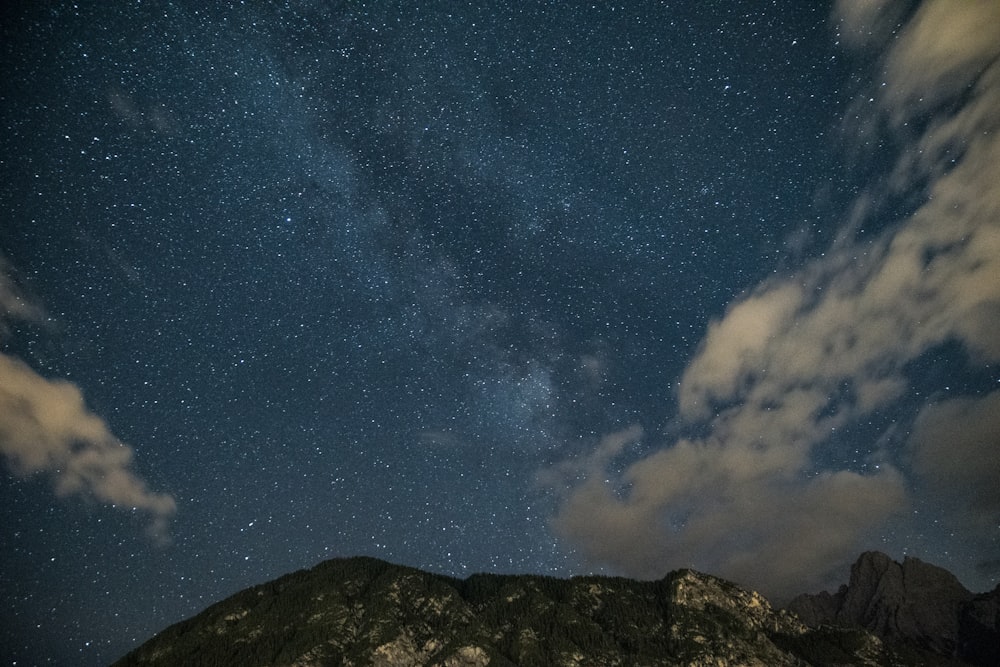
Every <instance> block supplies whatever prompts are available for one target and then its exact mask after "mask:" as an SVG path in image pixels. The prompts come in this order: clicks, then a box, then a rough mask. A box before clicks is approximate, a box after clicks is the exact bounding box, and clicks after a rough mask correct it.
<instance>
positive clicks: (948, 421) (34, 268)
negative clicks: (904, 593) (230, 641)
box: [0, 0, 1000, 665]
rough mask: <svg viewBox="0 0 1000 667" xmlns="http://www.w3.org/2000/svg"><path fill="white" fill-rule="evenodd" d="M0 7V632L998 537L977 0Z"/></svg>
mask: <svg viewBox="0 0 1000 667" xmlns="http://www.w3.org/2000/svg"><path fill="white" fill-rule="evenodd" d="M204 5H205V3H200V2H180V1H178V2H166V1H161V0H145V1H142V2H139V1H136V2H113V3H108V2H79V3H69V2H53V3H30V2H17V3H11V4H9V5H5V7H6V8H5V9H4V10H3V14H2V32H3V34H2V39H0V52H2V77H3V84H2V86H0V130H2V135H0V136H2V139H0V142H2V144H0V168H2V174H0V175H2V178H0V212H2V217H0V457H2V461H3V463H2V464H0V470H2V473H0V474H2V483H0V540H2V545H3V552H4V556H3V559H2V561H0V627H2V630H0V633H2V635H0V642H2V648H0V653H2V655H0V659H2V660H3V664H45V663H51V664H78V665H100V664H107V663H108V662H110V661H112V660H114V659H115V658H117V657H119V656H121V655H122V654H124V653H125V652H127V651H128V650H130V649H131V648H133V647H135V646H137V645H138V644H139V643H141V642H142V641H143V640H145V639H147V638H148V637H150V636H151V635H152V634H153V633H155V632H156V631H158V630H160V629H162V628H163V627H165V626H166V625H168V624H170V623H173V622H176V621H178V620H181V619H183V618H185V617H188V616H190V615H193V614H194V613H196V612H198V611H199V610H201V609H202V608H204V607H205V606H207V605H208V604H210V603H211V602H213V601H216V600H219V599H221V598H222V597H225V596H227V595H229V594H231V593H233V592H236V591H237V590H240V589H242V588H245V587H247V586H250V585H253V584H256V583H260V582H263V581H266V580H268V579H271V578H274V577H276V576H279V575H281V574H284V573H287V572H290V571H293V570H296V569H300V568H303V567H310V566H312V565H314V564H315V563H317V562H319V561H321V560H323V559H326V558H331V557H335V556H351V555H371V556H376V557H379V558H384V559H387V560H390V561H393V562H397V563H403V564H407V565H412V566H416V567H421V568H425V569H428V570H431V571H435V572H441V573H446V574H451V575H456V576H466V575H468V574H471V573H473V572H480V571H486V572H497V573H521V572H530V573H544V574H551V575H557V576H570V575H574V574H583V573H590V572H597V573H607V574H622V575H627V576H633V577H640V578H658V577H660V576H662V575H663V574H665V573H666V572H667V571H669V570H671V569H676V568H678V567H695V568H697V569H700V570H703V571H708V572H712V573H714V574H718V575H721V576H726V577H728V578H731V579H734V580H736V581H738V582H740V583H743V584H745V585H747V586H750V587H754V588H757V589H759V590H761V591H762V592H764V593H765V594H766V595H768V596H770V597H771V598H772V600H774V601H776V602H778V603H780V602H782V601H785V600H787V599H788V597H789V596H791V595H793V594H795V593H799V592H807V591H808V592H814V591H817V590H821V589H823V588H830V587H835V586H836V585H837V584H838V583H841V582H843V581H845V580H846V578H847V573H848V567H849V564H850V563H851V562H852V561H853V560H854V559H855V558H856V557H857V555H858V554H859V553H860V552H861V551H863V550H866V549H880V550H883V551H886V552H887V553H889V554H890V555H891V556H893V557H895V558H902V557H903V556H904V555H911V556H916V557H919V558H921V559H923V560H926V561H929V562H933V563H936V564H939V565H942V566H945V567H948V568H949V569H951V570H952V571H953V572H955V573H956V574H957V575H958V576H959V578H960V579H961V581H962V582H963V583H964V584H965V585H966V586H967V587H969V588H970V589H972V590H975V591H984V590H988V589H990V588H992V587H993V586H994V585H995V584H996V582H997V579H998V576H1000V492H998V490H997V487H998V485H997V483H996V481H997V479H1000V335H998V334H997V332H998V331H1000V186H998V183H1000V114H998V113H997V109H1000V60H998V58H1000V5H998V4H996V3H995V2H992V1H991V0H969V1H968V2H954V1H952V0H927V1H925V2H921V3H915V2H886V1H882V0H874V1H871V2H851V1H845V2H839V3H800V2H777V1H775V2H764V1H761V2H743V3H730V2H701V3H688V2H676V3H673V2H653V1H636V2H628V3H604V2H600V3H576V2H556V3H549V2H544V3H543V2H524V3H495V2H440V3H429V2H402V1H400V2H371V3H365V2H321V1H319V0H287V1H285V2H275V3H263V2H261V3H253V2H246V3H243V2H229V3H218V4H217V3H208V5H209V6H208V7H205V6H204Z"/></svg>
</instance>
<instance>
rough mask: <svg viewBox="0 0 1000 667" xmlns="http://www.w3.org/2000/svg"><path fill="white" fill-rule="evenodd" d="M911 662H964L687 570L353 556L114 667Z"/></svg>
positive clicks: (241, 598)
mask: <svg viewBox="0 0 1000 667" xmlns="http://www.w3.org/2000/svg"><path fill="white" fill-rule="evenodd" d="M848 589H849V587H848ZM846 594H847V591H845V595H844V598H843V600H841V599H840V598H837V596H828V597H830V599H831V600H832V603H831V605H829V606H830V608H833V609H836V610H839V609H841V608H843V606H844V605H843V602H844V601H845V600H846ZM838 595H840V593H838ZM974 599H975V598H970V599H969V600H965V601H964V602H963V604H965V605H966V607H962V609H966V608H967V607H968V605H969V604H971V603H970V600H974ZM803 600H806V598H803ZM994 602H995V599H994ZM823 608H824V609H826V607H823ZM968 609H969V614H972V615H973V616H974V617H975V618H977V619H980V620H982V621H983V625H984V627H985V626H986V625H988V623H989V620H990V618H992V617H990V614H991V613H993V614H995V612H996V606H995V605H994V606H993V607H990V605H989V603H984V604H981V605H980V606H974V605H973V606H972V607H968ZM824 619H825V617H824ZM810 620H816V618H815V617H810ZM823 622H824V623H826V621H825V620H824V621H823ZM949 627H950V626H949ZM960 627H962V626H961V625H960ZM993 627H994V628H995V624H994V626H993ZM910 664H914V665H915V664H928V665H937V664H962V663H959V662H952V661H950V660H949V659H946V658H938V657H937V656H935V655H934V654H932V653H930V652H928V651H927V650H926V649H925V648H922V647H914V646H910V645H908V644H906V642H905V641H903V640H901V641H894V642H892V643H886V642H883V641H882V640H881V639H880V638H878V637H877V636H876V635H875V634H873V633H872V632H870V631H868V630H866V629H864V628H861V627H842V626H841V625H833V624H829V623H826V624H823V625H818V627H809V626H808V625H806V624H804V623H803V622H802V621H800V620H799V618H797V617H796V616H795V615H794V614H792V613H790V612H788V611H784V610H776V609H773V608H772V607H771V605H770V604H769V603H768V602H767V600H765V599H764V598H763V597H762V596H761V595H760V594H758V593H755V592H752V591H747V590H744V589H742V588H740V587H739V586H737V585H735V584H733V583H730V582H728V581H725V580H723V579H720V578H718V577H713V576H711V575H707V574H702V573H699V572H695V571H693V570H679V571H676V572H672V573H670V574H668V575H667V576H666V577H664V578H663V579H661V580H658V581H635V580H631V579H624V578H615V577H597V576H588V577H574V578H572V579H556V578H551V577H543V576H527V575H517V576H514V575H510V576H502V575H488V574H479V575H473V576H472V577H469V578H468V579H464V580H459V579H453V578H450V577H445V576H441V575H435V574H431V573H428V572H423V571H421V570H416V569H413V568H409V567H403V566H399V565H393V564H390V563H386V562H384V561H380V560H376V559H372V558H348V559H335V560H330V561H326V562H323V563H320V564H319V565H317V566H316V567H314V568H312V569H310V570H302V571H299V572H295V573H292V574H289V575H286V576H284V577H281V578H279V579H276V580H274V581H272V582H269V583H266V584H263V585H260V586H255V587H253V588H249V589H247V590H244V591H242V592H240V593H237V594H236V595H233V596H232V597H230V598H228V599H226V600H223V601H222V602H219V603H217V604H215V605H213V606H211V607H209V608H208V609H206V610H205V611H203V612H202V613H200V614H198V615H197V616H195V617H193V618H191V619H188V620H186V621H182V622H181V623H178V624H176V625H173V626H171V627H169V628H167V629H166V630H164V631H163V632H161V633H160V634H158V635H157V636H155V637H154V638H152V639H151V640H149V641H148V642H146V643H145V644H143V645H142V646H140V647H139V648H137V649H136V650H134V651H132V652H131V653H129V654H128V655H127V656H125V657H124V658H122V659H121V660H119V661H118V662H116V663H115V667H126V666H137V665H170V666H173V665H186V666H192V667H197V666H199V665H204V666H215V665H240V666H248V667H249V666H254V665H285V666H288V667H307V666H312V665H344V666H360V665H375V666H379V667H383V666H384V667H389V666H393V667H396V666H401V667H402V666H405V667H416V666H417V665H436V666H439V667H481V666H485V665H490V666H491V667H511V666H513V665H518V666H523V667H532V666H536V665H537V666H548V665H567V666H569V665H574V666H582V665H622V666H629V667H631V666H638V665H650V666H652V665H713V666H719V667H721V666H725V665H761V666H763V665H767V666H777V665H795V666H805V665H830V666H832V665H910Z"/></svg>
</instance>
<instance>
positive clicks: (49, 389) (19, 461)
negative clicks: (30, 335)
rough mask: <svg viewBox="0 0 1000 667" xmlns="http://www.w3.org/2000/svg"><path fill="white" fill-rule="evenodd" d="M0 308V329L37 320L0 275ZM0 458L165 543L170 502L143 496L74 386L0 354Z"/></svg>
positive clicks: (117, 444)
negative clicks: (105, 507)
mask: <svg viewBox="0 0 1000 667" xmlns="http://www.w3.org/2000/svg"><path fill="white" fill-rule="evenodd" d="M0 268H3V267H0ZM0 307H2V308H3V311H2V318H0V322H3V321H7V320H10V319H13V318H15V317H16V318H19V319H29V320H30V319H35V318H36V317H38V316H40V314H41V311H40V309H38V308H37V307H35V306H33V305H31V304H30V303H28V302H27V300H26V299H24V297H23V296H21V295H20V292H19V291H18V290H17V289H16V288H15V286H14V285H13V283H12V281H11V280H10V278H9V277H8V276H7V274H6V272H5V271H4V272H0ZM0 454H2V455H3V457H4V459H5V460H6V462H7V464H8V466H9V467H10V468H11V470H12V471H13V472H14V473H15V474H17V475H22V476H27V475H35V474H44V475H46V476H48V477H49V478H50V479H51V480H52V484H53V487H54V490H55V492H56V494H57V495H59V496H63V497H67V496H84V497H90V498H93V499H95V500H97V501H99V502H102V503H106V504H110V505H113V506H116V507H119V508H123V509H129V510H138V511H141V512H145V513H146V514H148V515H149V516H150V517H151V518H152V524H151V526H150V532H151V534H152V535H153V536H154V537H155V538H156V539H158V540H163V539H166V528H167V522H168V520H169V518H170V517H171V516H172V515H173V513H174V511H175V509H176V505H175V502H174V499H173V497H171V496H170V495H168V494H165V493H154V492H152V491H150V490H149V489H148V488H147V485H146V483H145V481H144V480H143V479H142V478H141V477H139V475H138V474H137V473H136V472H135V471H134V470H133V463H132V459H133V456H134V452H133V450H132V448H131V447H129V446H128V445H126V444H124V443H122V442H121V441H119V440H118V439H117V438H116V437H115V436H114V434H112V433H111V431H110V430H109V428H108V425H107V424H106V423H105V421H104V420H103V419H101V418H100V417H98V416H97V415H95V414H94V413H93V412H91V411H90V410H88V409H87V407H86V405H85V402H84V399H83V394H82V393H81V392H80V389H79V388H78V387H77V386H76V385H74V384H72V383H70V382H67V381H64V380H53V379H48V378H45V377H42V376H41V375H39V374H38V373H37V372H35V371H34V370H32V369H31V368H30V367H29V366H28V365H27V364H25V363H24V362H23V361H21V360H19V359H16V358H14V357H12V356H10V355H7V354H0Z"/></svg>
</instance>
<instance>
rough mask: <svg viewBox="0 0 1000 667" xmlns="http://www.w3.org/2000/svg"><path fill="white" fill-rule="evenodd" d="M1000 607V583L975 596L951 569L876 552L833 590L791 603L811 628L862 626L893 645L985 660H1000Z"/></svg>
mask: <svg viewBox="0 0 1000 667" xmlns="http://www.w3.org/2000/svg"><path fill="white" fill-rule="evenodd" d="M998 609H1000V587H998V589H997V590H994V591H993V593H987V594H983V595H979V596H974V595H973V594H972V593H971V592H969V591H968V590H967V589H966V588H965V587H964V586H962V584H961V583H959V581H958V580H957V579H956V578H955V577H954V575H952V574H951V573H950V572H948V571H947V570H944V569H942V568H939V567H936V566H934V565H929V564H927V563H924V562H922V561H920V560H918V559H916V558H905V559H904V560H903V562H902V563H898V562H896V561H894V560H892V559H891V558H889V556H887V555H885V554H883V553H879V552H877V551H871V552H867V553H864V554H862V555H861V557H860V558H859V559H858V560H857V562H856V563H855V564H854V565H853V566H852V567H851V578H850V582H849V583H848V584H847V585H846V586H842V587H841V588H840V590H838V591H837V592H836V593H835V594H832V595H831V594H830V593H819V594H818V595H800V596H799V597H797V598H795V599H794V600H792V601H791V603H789V605H788V610H789V611H791V612H793V613H795V614H796V615H797V616H798V617H799V618H800V619H801V620H802V621H803V622H804V623H805V624H807V625H809V626H810V627H820V626H823V625H825V624H826V625H835V626H841V627H857V628H864V629H866V630H869V631H871V632H872V633H874V634H875V635H877V636H879V637H880V638H882V639H883V640H885V641H887V642H889V643H890V644H909V645H912V646H916V647H919V648H920V649H923V650H926V651H928V652H931V653H933V654H935V655H939V656H952V657H957V658H960V659H963V660H965V661H968V662H971V664H983V665H987V664H988V665H995V664H1000V661H998V660H997V657H1000V656H998V655H997V652H998V651H1000V649H998V648H997V647H998V646H1000V636H998V635H997V629H998V628H1000V625H998ZM991 647H992V651H991Z"/></svg>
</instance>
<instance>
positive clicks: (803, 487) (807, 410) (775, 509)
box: [552, 0, 1000, 598]
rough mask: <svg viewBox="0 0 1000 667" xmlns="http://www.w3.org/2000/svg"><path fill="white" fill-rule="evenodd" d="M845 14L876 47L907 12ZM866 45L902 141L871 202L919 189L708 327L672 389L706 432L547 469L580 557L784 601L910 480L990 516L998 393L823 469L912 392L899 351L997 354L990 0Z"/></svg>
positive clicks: (821, 579)
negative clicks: (885, 216) (901, 209)
mask: <svg viewBox="0 0 1000 667" xmlns="http://www.w3.org/2000/svg"><path fill="white" fill-rule="evenodd" d="M838 12H839V14H838V15H836V16H835V17H834V18H835V19H836V20H838V21H840V24H839V25H840V26H841V28H842V29H843V30H844V31H846V32H847V33H848V34H849V36H850V37H851V39H850V40H849V41H850V42H851V43H852V44H855V45H859V48H861V47H863V48H867V49H869V50H870V49H874V48H876V47H881V45H882V43H881V42H879V36H880V35H884V34H885V28H884V26H885V25H886V24H887V23H891V22H892V20H894V19H898V17H899V12H898V6H897V5H892V4H890V3H879V2H873V3H853V2H851V3H848V2H845V3H841V4H840V5H839V7H838ZM866 25H869V26H871V27H870V28H866ZM876 57H878V58H879V60H878V62H879V67H880V68H881V71H880V72H878V73H877V76H878V81H879V83H882V82H884V84H883V85H880V86H878V90H879V93H878V96H877V97H876V96H872V97H868V96H866V98H865V101H866V103H868V110H867V111H865V112H864V113H865V114H866V116H865V117H864V118H863V121H864V122H865V123H867V124H868V125H869V126H870V127H875V128H878V131H880V132H886V133H888V134H889V136H891V137H892V138H893V140H894V142H896V144H898V145H900V146H901V147H902V148H901V151H900V157H899V159H898V161H897V163H896V165H895V167H894V168H893V170H892V173H891V174H890V177H889V178H888V179H887V180H886V183H885V184H884V185H881V186H879V187H884V188H887V189H888V191H887V192H868V193H866V194H865V195H864V197H865V198H866V199H869V200H873V199H877V198H878V197H879V196H883V195H893V194H896V195H898V194H901V193H907V194H908V193H911V192H913V190H914V189H918V190H919V194H920V201H922V202H923V203H922V204H921V205H920V206H918V207H916V209H915V211H914V212H913V213H912V214H910V215H908V216H907V217H905V218H904V219H901V220H899V221H897V222H896V223H895V224H894V225H892V226H891V227H890V228H889V229H888V230H887V231H885V232H883V233H882V234H881V236H879V237H878V238H875V239H874V240H872V239H871V238H866V239H864V240H860V239H857V240H855V239H853V238H852V235H853V231H852V230H853V227H852V226H853V225H854V224H855V223H856V220H854V221H849V222H847V223H845V230H844V233H843V234H841V236H840V238H839V240H838V242H837V243H835V244H834V246H833V247H832V248H830V250H829V251H828V252H827V253H826V254H825V255H824V256H823V257H822V258H820V259H817V260H815V261H813V262H812V263H811V264H809V265H807V266H806V267H804V268H803V269H802V270H801V271H799V272H797V273H796V274H795V275H792V276H788V277H783V278H778V279H774V280H771V281H769V282H766V283H764V284H762V285H760V286H759V287H758V288H757V289H756V290H755V291H754V292H753V293H752V294H750V295H749V296H747V297H746V298H744V299H742V300H741V301H738V302H736V303H734V304H732V305H731V306H730V308H729V309H728V310H727V312H726V314H725V315H724V316H723V317H722V318H721V319H719V320H718V321H715V322H713V323H712V324H711V325H710V326H709V328H708V332H707V334H706V336H705V338H704V340H703V341H702V344H701V347H700V349H699V351H698V353H697V355H696V356H695V358H694V359H693V360H692V361H691V363H690V364H689V365H688V367H687V368H686V370H685V372H684V373H683V376H682V378H681V381H680V385H679V391H678V400H679V419H680V420H681V422H682V423H683V424H686V425H688V426H694V427H698V428H696V429H689V430H692V431H694V432H698V433H702V434H703V435H699V436H698V437H692V438H687V439H680V440H677V441H675V442H671V443H668V444H667V445H666V446H664V447H662V448H660V449H658V450H656V451H655V452H654V453H652V454H649V455H646V456H643V457H641V458H639V459H638V460H634V457H633V460H632V461H631V462H629V463H627V464H625V465H624V468H623V469H621V470H620V471H615V470H614V469H612V467H611V463H612V462H613V461H614V460H615V458H616V457H618V459H619V460H621V459H622V458H625V457H622V456H620V454H621V453H622V452H623V451H624V448H625V447H626V445H624V444H623V443H625V442H627V441H629V440H630V439H631V440H635V439H637V438H638V437H639V435H638V434H637V433H635V432H628V433H625V434H615V435H613V436H609V438H607V439H605V441H603V442H602V444H601V445H600V447H598V450H597V453H596V454H595V455H594V456H591V457H589V458H587V459H586V460H584V461H583V462H576V463H573V464H564V465H563V466H562V467H560V468H557V469H556V470H557V473H556V474H558V475H561V476H562V479H563V480H564V482H566V481H568V482H569V483H570V490H569V491H568V492H567V493H566V494H565V496H564V498H563V499H562V503H561V505H560V507H559V509H558V511H557V513H556V514H555V516H554V517H553V520H552V524H553V527H554V529H555V530H556V532H557V533H558V534H559V535H561V536H563V537H564V538H566V539H568V540H569V541H570V542H571V543H573V544H575V545H577V546H578V547H579V548H580V550H581V552H582V553H583V554H584V555H585V556H586V557H587V558H588V559H590V560H591V561H593V562H595V563H601V564H605V565H608V566H611V567H613V568H615V569H617V570H619V571H622V572H624V573H627V574H630V575H633V576H641V577H659V576H662V574H663V573H664V572H665V571H667V570H669V569H672V568H675V567H681V566H694V567H698V568H700V569H706V570H709V571H712V572H715V573H719V574H722V575H724V576H728V577H731V578H734V579H736V580H738V581H741V582H743V583H746V584H748V585H752V586H755V587H758V588H760V589H761V590H763V591H764V592H766V593H769V594H771V595H773V596H775V597H777V598H781V597H784V596H788V595H791V594H794V593H796V592H802V591H804V590H810V589H812V588H815V587H818V586H821V585H826V584H828V583H829V579H828V577H829V576H831V574H833V573H835V574H836V575H837V576H842V574H843V572H844V571H846V569H845V567H844V566H845V564H846V563H847V562H849V561H850V560H852V559H853V558H854V557H855V556H856V555H857V552H858V551H859V550H860V549H862V548H865V547H866V546H867V545H871V541H872V540H873V539H874V538H875V537H876V536H877V535H878V534H879V531H880V529H883V528H884V527H885V526H886V525H887V523H888V522H890V521H891V520H892V519H893V517H895V516H898V515H899V514H900V513H902V512H903V511H905V510H906V509H907V508H908V506H909V504H910V502H911V499H910V495H909V494H910V491H909V489H910V487H911V483H912V482H913V478H914V477H916V478H918V479H925V480H930V481H928V482H927V483H928V484H930V485H931V487H932V488H933V490H934V492H935V493H936V494H938V495H939V496H940V497H941V498H943V499H945V500H947V499H951V505H952V506H953V507H954V508H955V511H956V512H962V511H963V510H964V512H965V513H967V514H968V513H973V514H976V516H977V517H978V518H972V519H969V521H971V523H972V524H974V525H977V526H983V525H986V526H989V525H992V526H993V527H994V530H995V526H996V519H997V516H998V511H997V510H998V507H1000V502H998V499H997V495H996V491H995V485H996V479H997V473H998V470H997V468H998V457H1000V453H998V451H997V450H998V447H1000V444H998V443H1000V439H998V438H997V425H998V424H997V419H996V417H995V416H991V415H996V414H997V413H998V405H997V401H998V400H1000V399H998V397H1000V392H997V393H994V394H992V395H988V396H985V397H983V396H977V397H969V398H962V399H956V400H953V401H949V402H946V403H943V404H939V405H930V406H927V407H926V408H924V410H923V412H922V413H921V415H920V418H919V419H918V421H917V424H916V429H915V432H914V435H913V437H912V438H911V439H910V440H909V441H908V446H909V447H910V449H911V451H910V454H911V455H912V457H913V461H914V463H913V465H912V466H906V465H903V464H899V463H898V462H897V466H898V467H897V466H894V465H892V464H891V463H889V458H888V457H885V456H881V455H880V453H879V452H877V451H876V452H875V453H874V454H872V455H871V456H870V457H869V459H868V460H867V461H862V462H861V464H860V465H854V466H850V468H849V469H848V466H846V465H844V466H842V467H841V469H831V468H830V467H829V465H827V466H826V467H820V466H817V458H816V450H817V448H818V447H819V446H820V445H822V444H823V443H825V442H828V441H829V440H830V438H831V436H832V435H833V434H835V433H836V432H837V431H838V430H839V429H843V428H844V427H847V426H850V425H852V424H855V423H858V422H859V420H862V419H864V418H865V417H868V416H871V415H874V414H876V413H877V412H878V411H879V410H881V409H884V408H886V407H887V406H890V405H893V404H895V403H896V402H898V401H901V400H904V399H907V398H908V397H907V396H906V395H905V394H906V392H907V387H908V383H907V378H906V375H905V373H906V366H907V364H909V363H911V362H913V361H914V360H916V359H918V358H920V357H921V356H922V355H925V354H927V353H929V352H931V351H933V349H934V348H935V346H938V345H941V344H944V343H955V342H957V343H959V344H960V345H961V346H962V348H963V349H964V350H965V351H966V352H967V354H968V359H969V363H971V364H984V363H993V362H996V361H998V360H1000V336H998V335H997V332H998V331H1000V185H998V184H1000V114H998V113H997V110H998V109H1000V62H998V58H1000V4H997V3H995V2H991V1H988V0H984V1H979V2H963V3H954V2H947V1H946V0H936V1H932V2H925V3H924V4H923V5H921V6H920V7H919V8H918V9H917V10H916V11H915V12H914V13H913V14H912V15H911V16H910V18H909V20H908V22H907V23H906V24H905V25H904V26H903V28H902V30H901V31H900V32H899V34H898V37H897V38H896V39H895V40H893V41H892V42H891V43H890V44H889V46H888V47H887V48H886V49H885V51H884V52H882V53H881V54H876ZM868 100H871V101H870V102H868ZM857 111H858V110H857V109H855V110H854V112H855V113H857ZM956 419H962V421H961V422H960V424H961V426H962V428H963V429H964V430H962V431H961V432H960V433H959V435H958V436H957V437H956V436H955V435H954V431H956V430H959V429H957V428H956V422H955V421H954V420H956ZM949 434H950V435H949ZM871 444H872V443H865V446H866V447H867V446H870V445H871ZM983 461H987V463H986V464H985V465H984V464H983V463H982V462H983ZM578 479H583V481H582V482H578V483H574V481H573V480H578ZM963 500H968V501H973V502H975V503H976V505H975V506H974V507H975V509H969V507H968V506H967V504H966V503H965V502H963ZM945 504H947V503H945ZM990 521H992V522H993V523H992V524H990V523H989V522H990ZM967 523H968V522H967Z"/></svg>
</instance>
